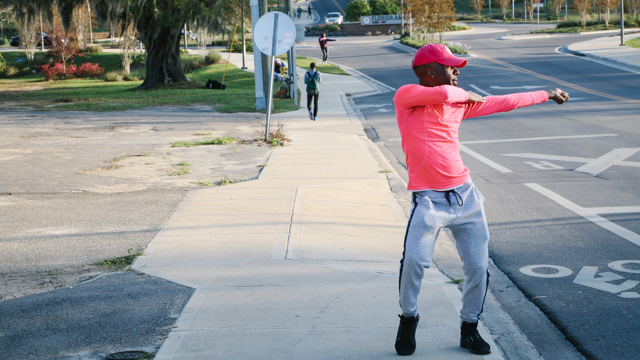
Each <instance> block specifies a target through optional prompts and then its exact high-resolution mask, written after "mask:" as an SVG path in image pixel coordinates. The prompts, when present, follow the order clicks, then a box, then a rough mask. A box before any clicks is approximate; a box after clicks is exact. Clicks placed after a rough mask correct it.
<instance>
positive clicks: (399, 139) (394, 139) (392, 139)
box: [387, 138, 402, 141]
mask: <svg viewBox="0 0 640 360" xmlns="http://www.w3.org/2000/svg"><path fill="white" fill-rule="evenodd" d="M387 141H402V138H391V139H389V140H387Z"/></svg>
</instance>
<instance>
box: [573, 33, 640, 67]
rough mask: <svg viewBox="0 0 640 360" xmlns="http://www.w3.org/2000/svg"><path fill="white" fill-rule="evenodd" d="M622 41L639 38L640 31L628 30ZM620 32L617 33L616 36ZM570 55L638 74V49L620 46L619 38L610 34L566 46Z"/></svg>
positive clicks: (639, 62)
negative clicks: (623, 68) (621, 67)
mask: <svg viewBox="0 0 640 360" xmlns="http://www.w3.org/2000/svg"><path fill="white" fill-rule="evenodd" d="M629 31H630V32H633V33H631V34H625V36H624V40H625V41H628V40H631V39H635V38H637V37H640V32H639V31H640V29H632V30H629ZM619 33H620V32H619V31H618V34H619ZM567 50H568V51H569V52H570V53H573V54H577V55H582V56H585V57H587V58H589V59H592V60H595V61H598V62H601V63H603V64H605V65H609V66H615V67H620V66H623V67H627V68H626V69H625V70H628V71H632V72H640V49H636V48H633V47H630V46H620V36H619V35H618V36H615V34H611V35H609V36H606V37H601V38H597V39H593V40H589V41H581V42H577V43H574V44H571V45H569V46H567Z"/></svg>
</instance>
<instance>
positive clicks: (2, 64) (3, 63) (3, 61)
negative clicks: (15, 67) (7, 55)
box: [0, 54, 8, 73]
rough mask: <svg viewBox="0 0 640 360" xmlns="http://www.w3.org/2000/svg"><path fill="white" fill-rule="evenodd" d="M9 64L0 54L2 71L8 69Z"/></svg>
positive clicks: (0, 70) (0, 68) (0, 71)
mask: <svg viewBox="0 0 640 360" xmlns="http://www.w3.org/2000/svg"><path fill="white" fill-rule="evenodd" d="M7 66H8V65H7V62H6V61H5V60H4V58H3V57H2V54H0V73H3V72H4V71H5V70H7Z"/></svg>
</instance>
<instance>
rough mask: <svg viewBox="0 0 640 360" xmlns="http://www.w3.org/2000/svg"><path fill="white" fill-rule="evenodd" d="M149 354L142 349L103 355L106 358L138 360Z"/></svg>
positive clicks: (108, 359)
mask: <svg viewBox="0 0 640 360" xmlns="http://www.w3.org/2000/svg"><path fill="white" fill-rule="evenodd" d="M147 355H149V353H146V352H144V351H120V352H116V353H112V354H109V355H107V356H105V359H107V360H138V359H145V358H146V357H147Z"/></svg>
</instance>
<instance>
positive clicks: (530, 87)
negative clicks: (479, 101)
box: [489, 85, 546, 90]
mask: <svg viewBox="0 0 640 360" xmlns="http://www.w3.org/2000/svg"><path fill="white" fill-rule="evenodd" d="M489 87H490V88H492V89H499V90H515V89H525V90H530V89H539V88H543V87H546V86H544V85H542V86H530V85H525V86H505V87H502V86H489Z"/></svg>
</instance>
